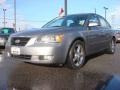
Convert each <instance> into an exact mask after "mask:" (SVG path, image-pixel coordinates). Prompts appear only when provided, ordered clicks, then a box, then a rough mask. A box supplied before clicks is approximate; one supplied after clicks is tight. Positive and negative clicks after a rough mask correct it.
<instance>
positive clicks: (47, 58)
mask: <svg viewBox="0 0 120 90" xmlns="http://www.w3.org/2000/svg"><path fill="white" fill-rule="evenodd" d="M53 58H54V57H53V56H42V55H41V56H39V59H40V60H52V59H53Z"/></svg>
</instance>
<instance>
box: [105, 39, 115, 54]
mask: <svg viewBox="0 0 120 90" xmlns="http://www.w3.org/2000/svg"><path fill="white" fill-rule="evenodd" d="M115 47H116V42H115V40H114V38H113V39H112V40H111V41H110V43H109V48H108V49H107V52H108V53H109V54H114V53H115Z"/></svg>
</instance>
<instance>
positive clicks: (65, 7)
mask: <svg viewBox="0 0 120 90" xmlns="http://www.w3.org/2000/svg"><path fill="white" fill-rule="evenodd" d="M64 9H65V16H67V0H64Z"/></svg>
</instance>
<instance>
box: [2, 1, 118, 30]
mask: <svg viewBox="0 0 120 90" xmlns="http://www.w3.org/2000/svg"><path fill="white" fill-rule="evenodd" d="M13 1H14V0H0V27H2V26H3V8H6V9H7V11H6V18H7V20H6V22H7V25H8V26H12V24H13V20H12V19H13V18H14V17H13ZM16 2H17V24H18V25H17V27H20V28H21V27H24V28H28V27H30V28H31V27H41V26H42V25H43V24H44V23H46V22H47V21H49V20H51V19H53V18H55V17H57V16H58V14H59V10H60V8H62V7H64V0H16ZM104 6H105V7H107V8H109V9H108V11H107V20H108V21H109V22H110V23H111V22H112V23H111V24H112V25H114V26H116V27H118V25H120V22H119V21H120V0H68V14H75V13H94V11H95V8H96V10H97V13H98V14H100V15H102V16H104V9H103V7H104ZM8 19H10V20H8Z"/></svg>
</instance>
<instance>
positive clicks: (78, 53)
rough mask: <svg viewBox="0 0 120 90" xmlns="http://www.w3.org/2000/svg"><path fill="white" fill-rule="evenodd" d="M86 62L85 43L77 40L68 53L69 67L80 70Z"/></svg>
mask: <svg viewBox="0 0 120 90" xmlns="http://www.w3.org/2000/svg"><path fill="white" fill-rule="evenodd" d="M84 62H85V48H84V43H83V42H81V41H80V40H77V41H75V42H74V43H73V45H72V46H71V48H70V51H69V53H68V60H67V65H68V66H69V67H70V68H72V69H79V68H81V67H82V66H83V65H84Z"/></svg>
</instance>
